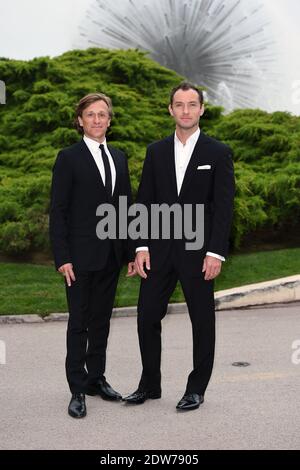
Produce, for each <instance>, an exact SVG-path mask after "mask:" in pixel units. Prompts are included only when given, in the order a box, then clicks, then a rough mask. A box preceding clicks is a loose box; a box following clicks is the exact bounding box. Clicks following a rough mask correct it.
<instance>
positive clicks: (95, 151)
mask: <svg viewBox="0 0 300 470" xmlns="http://www.w3.org/2000/svg"><path fill="white" fill-rule="evenodd" d="M83 140H84V142H85V143H86V145H87V147H88V149H89V151H90V152H91V154H92V155H93V158H94V160H95V163H96V165H97V167H98V170H99V172H100V175H101V178H102V181H103V184H104V186H105V169H104V163H103V160H102V155H101V150H100V148H99V145H100V144H99V142H97V141H96V140H93V139H90V137H87V136H86V135H85V136H84V137H83ZM102 145H104V149H105V153H106V155H107V156H108V161H109V166H110V171H111V182H112V192H114V189H115V185H116V168H115V164H114V161H113V158H112V156H111V154H110V151H109V150H108V147H107V143H106V139H105V140H104V141H103V142H102Z"/></svg>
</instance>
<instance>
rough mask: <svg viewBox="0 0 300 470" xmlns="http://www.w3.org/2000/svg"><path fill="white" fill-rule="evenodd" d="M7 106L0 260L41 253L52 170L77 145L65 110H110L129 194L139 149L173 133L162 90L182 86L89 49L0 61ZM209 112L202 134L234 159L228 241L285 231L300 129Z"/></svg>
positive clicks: (248, 115) (0, 178)
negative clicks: (87, 100) (84, 106)
mask: <svg viewBox="0 0 300 470" xmlns="http://www.w3.org/2000/svg"><path fill="white" fill-rule="evenodd" d="M0 79H1V80H4V81H5V83H6V86H7V104H6V105H4V106H1V107H0V252H2V253H7V254H17V253H24V252H26V251H34V250H40V251H47V250H48V212H49V191H50V182H51V169H52V166H53V163H54V160H55V158H56V155H57V152H58V150H59V149H61V148H63V147H66V146H69V145H71V144H73V143H74V142H76V141H78V140H79V139H80V136H79V135H78V133H77V132H76V131H75V129H74V128H73V119H74V108H75V105H76V103H77V102H78V100H79V99H80V98H81V97H82V96H84V95H85V94H87V93H90V92H95V91H101V92H103V93H106V94H107V95H109V96H110V97H111V98H112V100H113V105H114V114H115V116H114V119H113V122H112V127H111V129H110V131H109V134H108V140H109V141H110V142H111V144H113V145H115V146H116V147H118V148H120V149H121V150H123V151H125V153H126V154H127V156H128V159H129V167H130V174H131V180H132V185H133V190H134V193H135V192H136V190H137V186H138V182H139V177H140V173H141V168H142V163H143V160H144V156H145V149H146V146H147V145H148V144H149V143H151V142H153V141H155V140H159V139H161V138H163V137H165V136H166V135H168V134H169V133H171V132H172V131H173V129H174V124H173V120H172V119H171V118H170V116H169V114H168V109H167V106H168V100H169V92H170V89H171V88H172V87H173V86H175V85H177V84H178V83H179V82H180V81H181V80H182V77H180V76H178V75H177V74H176V73H175V72H172V71H170V70H167V69H165V68H164V67H161V66H160V65H158V64H157V63H155V62H153V61H152V60H150V59H149V58H148V57H147V56H146V54H145V53H142V52H139V51H136V50H130V51H123V50H122V51H109V50H105V49H96V48H92V49H89V50H86V51H82V50H75V51H71V52H67V53H65V54H63V55H61V56H59V57H56V58H54V59H49V58H47V57H42V58H37V59H34V60H31V61H28V62H25V61H17V60H8V59H0ZM221 113H222V109H221V108H220V107H216V106H211V105H208V106H207V109H206V112H205V116H204V118H203V119H202V120H201V127H202V129H204V131H207V133H208V134H210V135H212V136H215V137H216V138H218V139H220V140H223V141H224V142H226V143H228V144H229V145H230V146H231V147H232V149H233V151H234V160H235V167H236V175H237V197H236V204H235V218H234V227H233V231H232V241H233V243H234V245H235V246H237V245H238V244H239V243H240V241H241V240H242V239H243V237H244V235H245V234H247V233H249V232H252V231H255V230H256V229H257V228H260V227H269V228H276V229H277V228H278V229H282V230H283V229H285V228H286V227H287V226H288V227H292V226H293V224H294V225H295V224H296V222H297V220H298V219H299V215H300V209H299V208H300V163H299V160H300V120H299V118H297V117H293V116H291V115H289V114H288V113H281V112H277V113H273V114H268V113H265V112H263V111H260V110H246V111H245V110H238V111H235V112H234V113H231V114H230V115H227V116H222V115H221Z"/></svg>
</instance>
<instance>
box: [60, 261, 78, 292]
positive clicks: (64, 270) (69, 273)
mask: <svg viewBox="0 0 300 470" xmlns="http://www.w3.org/2000/svg"><path fill="white" fill-rule="evenodd" d="M58 271H59V272H60V273H61V274H62V275H63V276H64V277H65V278H66V282H67V284H68V286H69V287H71V280H72V281H73V282H75V281H76V278H75V274H74V271H73V264H72V263H66V264H63V265H62V266H61V267H60V268H58Z"/></svg>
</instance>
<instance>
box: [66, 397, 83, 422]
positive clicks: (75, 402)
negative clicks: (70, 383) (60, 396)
mask: <svg viewBox="0 0 300 470" xmlns="http://www.w3.org/2000/svg"><path fill="white" fill-rule="evenodd" d="M68 413H69V415H70V416H72V418H84V416H85V415H86V405H85V395H84V393H73V394H72V398H71V401H70V404H69V407H68Z"/></svg>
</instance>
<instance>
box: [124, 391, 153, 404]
mask: <svg viewBox="0 0 300 470" xmlns="http://www.w3.org/2000/svg"><path fill="white" fill-rule="evenodd" d="M160 397H161V392H140V391H139V390H136V391H135V392H133V393H132V394H131V395H128V396H127V397H124V398H123V401H125V402H126V403H129V404H131V405H141V404H142V403H144V402H145V401H146V400H148V399H149V398H151V399H152V400H156V399H157V398H160Z"/></svg>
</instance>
